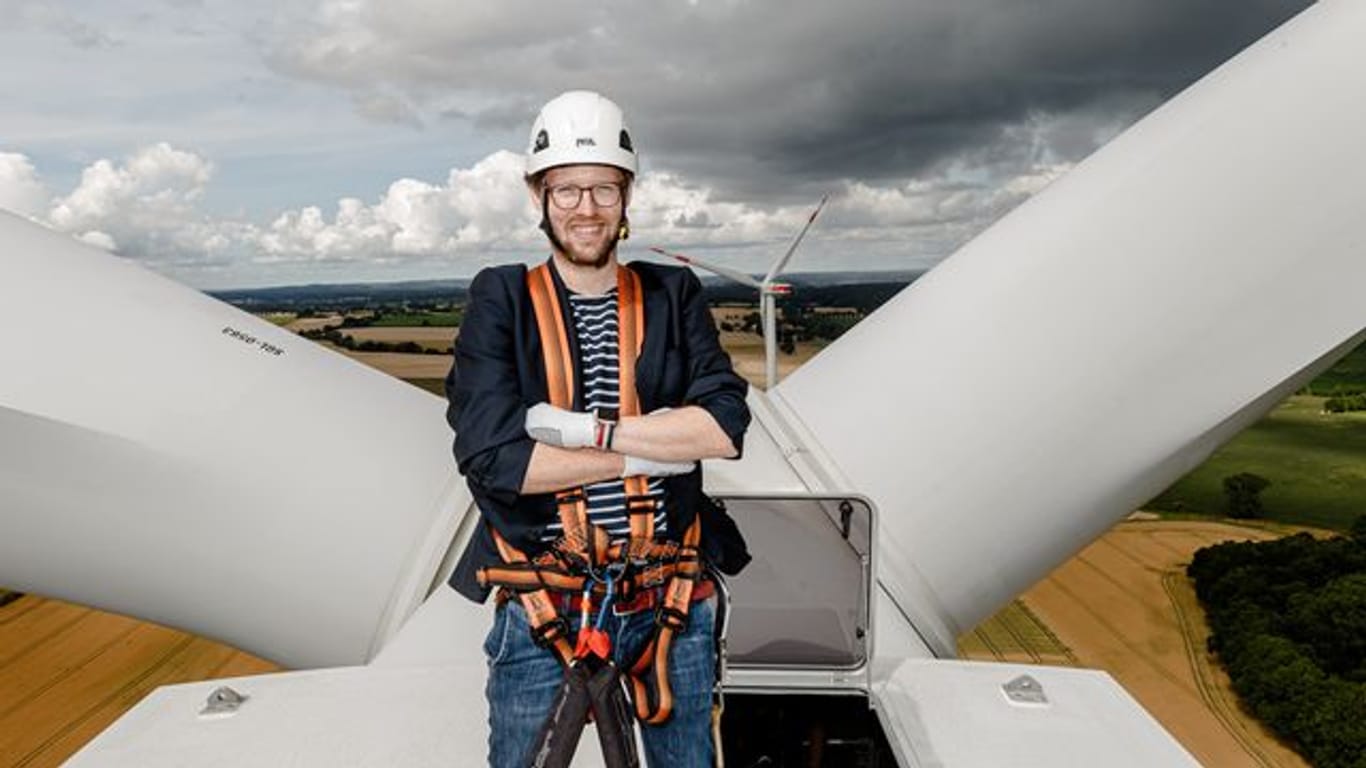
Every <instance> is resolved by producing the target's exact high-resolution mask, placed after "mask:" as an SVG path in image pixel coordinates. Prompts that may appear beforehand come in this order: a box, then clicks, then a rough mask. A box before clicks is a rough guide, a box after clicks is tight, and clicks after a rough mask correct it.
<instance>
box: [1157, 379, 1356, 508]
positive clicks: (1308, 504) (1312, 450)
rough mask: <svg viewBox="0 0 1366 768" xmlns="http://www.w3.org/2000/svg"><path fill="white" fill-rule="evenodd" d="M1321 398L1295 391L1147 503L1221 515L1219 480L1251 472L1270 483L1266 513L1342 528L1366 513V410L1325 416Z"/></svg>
mask: <svg viewBox="0 0 1366 768" xmlns="http://www.w3.org/2000/svg"><path fill="white" fill-rule="evenodd" d="M1322 404H1323V398H1322V397H1314V396H1311V395H1295V396H1294V397H1291V398H1290V399H1288V400H1286V401H1285V402H1284V403H1281V404H1280V405H1279V406H1277V407H1276V409H1275V410H1274V411H1272V412H1271V414H1270V415H1268V416H1267V417H1266V418H1264V419H1262V420H1261V421H1259V422H1257V423H1256V424H1254V425H1253V426H1251V427H1249V428H1248V429H1246V430H1244V431H1243V432H1242V433H1241V434H1239V435H1238V436H1237V437H1235V438H1234V439H1233V440H1232V441H1231V442H1229V444H1228V445H1225V446H1224V447H1223V448H1220V449H1219V450H1218V451H1216V452H1215V453H1214V455H1213V456H1211V457H1210V458H1209V460H1208V461H1206V462H1205V463H1204V464H1202V465H1200V466H1199V467H1197V468H1196V469H1195V470H1194V471H1193V472H1191V473H1190V474H1188V475H1186V476H1185V477H1183V478H1181V479H1180V480H1178V481H1177V482H1176V483H1175V484H1174V485H1173V486H1172V487H1171V488H1168V489H1167V490H1166V491H1164V492H1163V493H1162V494H1161V495H1160V496H1158V497H1157V498H1156V499H1154V500H1153V501H1152V502H1150V503H1149V504H1148V508H1150V509H1154V510H1159V511H1162V512H1170V513H1177V514H1196V515H1212V516H1222V515H1226V514H1227V502H1226V500H1225V496H1224V490H1223V479H1224V478H1225V477H1228V476H1229V475H1235V474H1238V473H1239V472H1251V473H1253V474H1256V475H1261V476H1262V477H1264V478H1266V479H1268V480H1270V481H1271V485H1270V486H1269V487H1267V489H1266V490H1265V491H1263V492H1262V494H1261V501H1262V505H1263V507H1264V509H1265V511H1266V517H1267V518H1269V519H1272V520H1278V521H1280V522H1284V523H1294V524H1299V525H1311V526H1316V527H1321V528H1331V529H1334V530H1345V529H1347V527H1348V526H1350V525H1351V523H1352V520H1353V519H1354V518H1356V516H1357V515H1361V514H1366V413H1362V412H1354V413H1335V414H1327V413H1324V412H1323V410H1322Z"/></svg>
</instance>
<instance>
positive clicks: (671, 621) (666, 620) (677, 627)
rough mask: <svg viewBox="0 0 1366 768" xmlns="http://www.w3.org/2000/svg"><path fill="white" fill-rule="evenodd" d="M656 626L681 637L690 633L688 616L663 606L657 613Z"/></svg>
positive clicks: (675, 609)
mask: <svg viewBox="0 0 1366 768" xmlns="http://www.w3.org/2000/svg"><path fill="white" fill-rule="evenodd" d="M655 624H657V625H658V626H659V627H660V628H661V629H672V630H673V631H675V632H677V633H678V634H680V635H681V634H683V633H684V632H687V631H688V614H687V613H685V612H683V611H680V610H678V609H677V608H670V607H669V606H668V605H664V604H661V605H660V606H659V610H657V611H655Z"/></svg>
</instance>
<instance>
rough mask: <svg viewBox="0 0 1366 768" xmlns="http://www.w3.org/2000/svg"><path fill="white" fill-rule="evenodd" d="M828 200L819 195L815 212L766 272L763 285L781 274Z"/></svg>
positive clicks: (828, 197) (825, 196)
mask: <svg viewBox="0 0 1366 768" xmlns="http://www.w3.org/2000/svg"><path fill="white" fill-rule="evenodd" d="M829 199H830V196H829V195H821V201H820V203H818V204H817V205H816V210H814V211H812V212H811V215H810V216H808V217H807V219H806V224H804V225H802V231H801V232H798V233H797V237H796V239H794V240H793V241H792V245H789V246H788V247H787V252H786V253H784V254H783V256H782V258H780V259H778V260H777V261H776V262H774V263H773V267H772V268H770V269H769V270H768V274H767V275H764V282H765V283H771V282H773V278H775V277H777V276H778V273H779V272H782V271H783V268H784V267H786V266H787V262H788V260H789V259H791V258H792V254H794V253H796V252H797V246H798V245H801V242H802V238H804V237H806V231H807V230H808V229H811V225H812V224H814V223H815V222H816V216H818V215H819V214H820V212H821V209H822V208H824V207H825V203H826V201H827V200H829Z"/></svg>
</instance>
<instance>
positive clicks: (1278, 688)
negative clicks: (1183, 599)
mask: <svg viewBox="0 0 1366 768" xmlns="http://www.w3.org/2000/svg"><path fill="white" fill-rule="evenodd" d="M1187 573H1188V575H1190V577H1191V578H1192V579H1193V580H1194V582H1195V591H1196V594H1197V595H1198V596H1199V598H1200V602H1201V603H1202V604H1203V605H1204V607H1205V611H1206V616H1207V617H1208V619H1209V624H1210V630H1211V634H1210V639H1209V649H1210V650H1211V651H1212V652H1214V653H1216V654H1217V655H1218V657H1219V659H1220V661H1221V663H1222V664H1223V665H1224V668H1225V669H1226V670H1227V671H1228V674H1229V677H1230V678H1231V680H1232V683H1233V688H1234V690H1235V691H1237V692H1238V696H1239V697H1240V698H1241V699H1242V701H1243V703H1244V704H1245V705H1246V706H1247V708H1248V709H1250V710H1251V711H1252V712H1253V713H1254V714H1255V715H1256V716H1257V718H1258V719H1260V720H1261V721H1262V722H1263V723H1266V725H1267V726H1269V727H1270V728H1271V729H1272V730H1274V731H1275V732H1276V733H1278V734H1280V735H1281V736H1282V737H1283V738H1285V739H1286V740H1287V741H1288V742H1290V743H1291V744H1292V745H1293V746H1294V747H1295V748H1296V749H1297V750H1298V751H1299V752H1300V753H1301V754H1302V755H1304V757H1305V758H1307V759H1308V760H1309V761H1310V762H1311V763H1313V764H1314V765H1316V766H1323V767H1326V768H1366V515H1363V516H1361V517H1359V518H1357V520H1356V521H1355V522H1354V523H1353V525H1352V528H1351V532H1350V533H1349V534H1348V535H1346V536H1338V537H1334V538H1330V539H1316V538H1314V537H1313V536H1311V535H1309V534H1307V533H1301V534H1296V535H1294V536H1289V537H1286V538H1282V539H1278V540H1276V541H1263V542H1225V543H1222V544H1216V545H1213V546H1210V547H1205V548H1204V549H1201V550H1200V551H1198V552H1196V553H1195V557H1194V559H1193V561H1192V562H1191V564H1190V566H1189V568H1188V569H1187Z"/></svg>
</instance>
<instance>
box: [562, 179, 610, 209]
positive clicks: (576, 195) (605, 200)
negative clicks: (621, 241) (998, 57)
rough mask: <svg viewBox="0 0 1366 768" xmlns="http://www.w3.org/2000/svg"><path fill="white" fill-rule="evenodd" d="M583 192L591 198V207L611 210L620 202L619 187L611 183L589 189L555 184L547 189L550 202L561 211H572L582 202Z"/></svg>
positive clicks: (576, 185)
mask: <svg viewBox="0 0 1366 768" xmlns="http://www.w3.org/2000/svg"><path fill="white" fill-rule="evenodd" d="M584 192H588V193H589V194H591V195H592V196H593V205H596V206H597V207H599V208H611V207H612V206H614V205H616V204H617V203H620V202H621V185H620V184H611V183H603V184H594V185H593V186H591V187H581V186H579V185H578V184H556V185H555V186H553V187H550V189H549V194H550V202H552V203H554V204H555V207H556V208H559V209H560V210H562V211H572V210H574V209H575V208H578V207H579V203H580V202H582V201H583V193H584Z"/></svg>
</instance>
